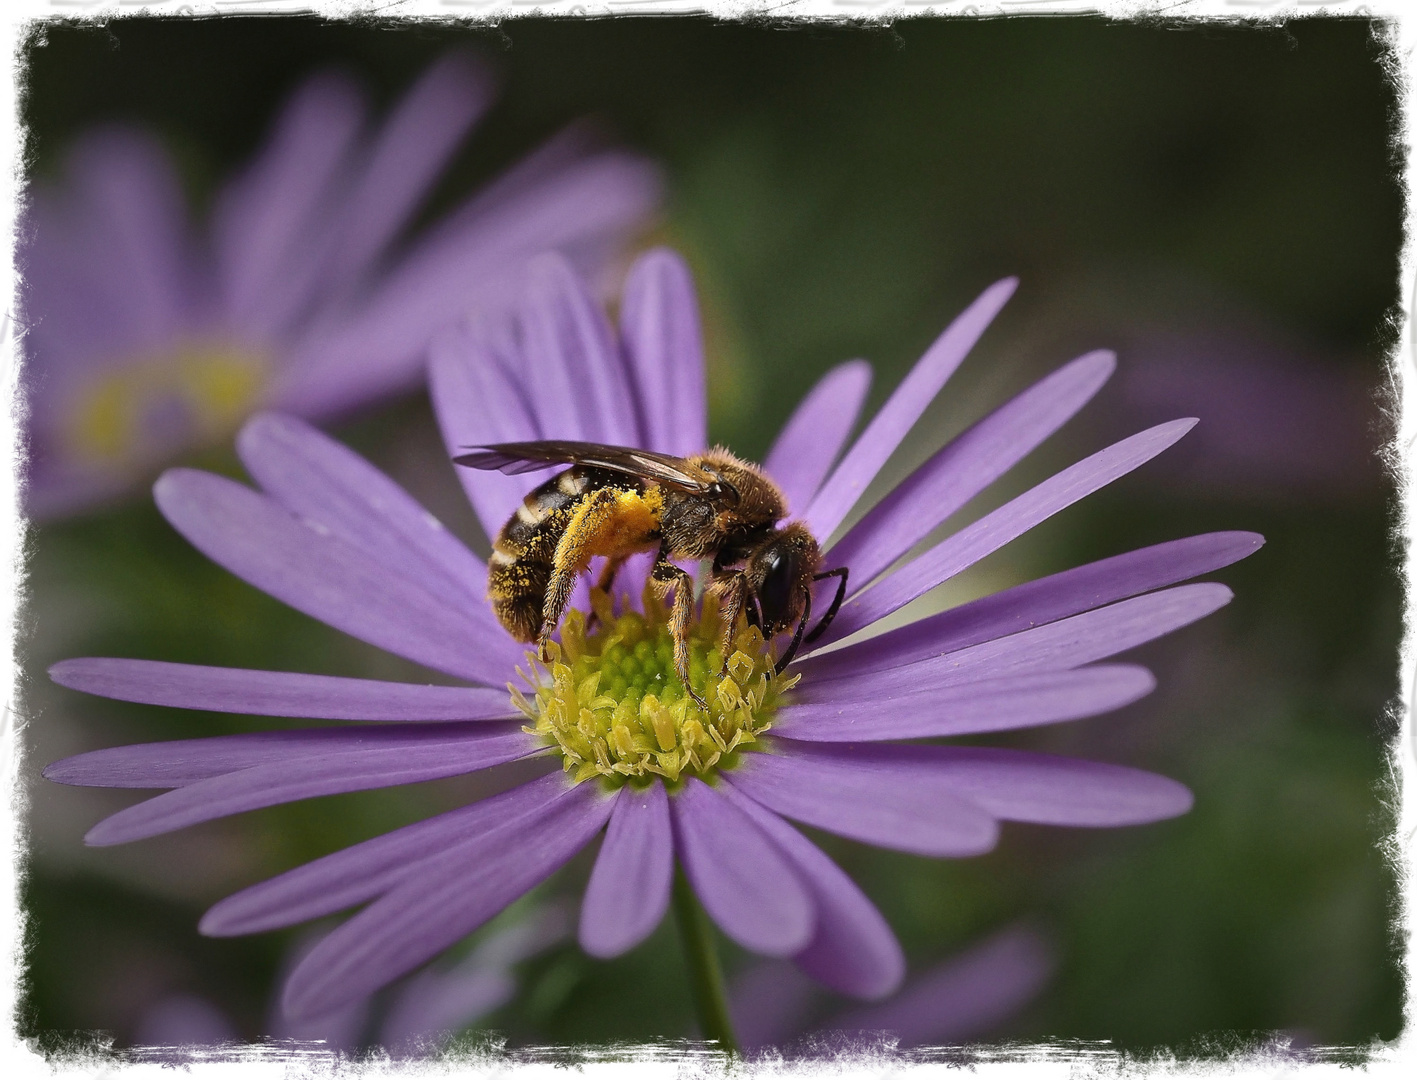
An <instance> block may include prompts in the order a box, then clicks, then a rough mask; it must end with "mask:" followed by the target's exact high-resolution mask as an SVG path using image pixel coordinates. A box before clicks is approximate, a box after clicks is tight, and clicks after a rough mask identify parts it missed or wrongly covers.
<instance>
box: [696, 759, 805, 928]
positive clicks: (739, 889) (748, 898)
mask: <svg viewBox="0 0 1417 1080" xmlns="http://www.w3.org/2000/svg"><path fill="white" fill-rule="evenodd" d="M672 805H673V809H674V814H673V817H674V841H675V847H676V849H677V850H678V852H679V858H680V859H681V860H682V862H683V864H684V873H685V875H687V877H688V879H689V883H690V884H691V885H692V886H693V887H694V892H696V893H697V894H698V896H699V899H700V900H701V901H702V902H703V905H704V909H705V910H706V911H707V912H708V913H709V916H710V917H711V918H712V919H713V921H714V922H716V923H717V924H718V926H719V928H720V929H721V930H722V931H723V932H724V933H725V934H727V935H728V936H729V937H730V938H732V939H733V940H734V941H736V942H738V944H740V945H742V946H743V947H744V948H745V949H752V950H753V951H754V952H760V953H763V954H765V955H767V956H792V955H793V954H794V953H797V952H800V951H801V950H802V949H803V948H805V947H806V946H807V944H808V942H810V941H811V940H812V934H813V931H814V928H815V921H816V918H815V912H814V907H813V904H812V900H811V896H810V895H809V894H808V892H807V890H806V888H805V887H804V886H803V884H802V881H801V879H800V878H799V876H798V875H797V873H796V871H794V870H793V869H792V867H791V866H790V865H789V864H788V862H787V861H786V860H785V858H784V856H783V855H782V853H781V852H780V851H779V849H778V848H777V846H776V845H774V844H773V842H772V841H770V840H769V839H768V838H767V837H766V836H764V835H763V833H762V830H760V829H759V828H758V827H757V826H756V825H754V824H753V822H752V821H751V820H750V819H749V818H748V816H747V815H746V814H744V813H743V811H742V810H740V809H739V808H738V807H737V806H736V805H734V803H732V802H730V801H729V800H728V799H726V798H725V797H724V796H722V795H720V794H719V793H718V792H716V791H714V789H713V788H711V787H709V786H708V785H707V784H705V783H704V782H703V781H701V780H693V779H690V780H688V781H686V782H685V784H684V786H683V787H682V788H681V789H680V790H679V791H678V793H677V794H676V795H675V796H674V799H673V800H672Z"/></svg>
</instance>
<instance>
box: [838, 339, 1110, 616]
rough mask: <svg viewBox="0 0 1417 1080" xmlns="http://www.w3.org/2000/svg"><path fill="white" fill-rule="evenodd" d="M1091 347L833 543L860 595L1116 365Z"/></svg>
mask: <svg viewBox="0 0 1417 1080" xmlns="http://www.w3.org/2000/svg"><path fill="white" fill-rule="evenodd" d="M1116 367H1117V360H1116V357H1115V356H1114V355H1113V354H1112V353H1110V352H1092V353H1088V354H1087V355H1086V356H1081V357H1079V358H1078V359H1076V360H1074V361H1073V362H1072V363H1070V364H1068V365H1066V366H1065V367H1062V368H1060V369H1059V370H1057V371H1055V372H1053V374H1052V375H1049V376H1048V377H1047V378H1046V379H1043V380H1041V381H1040V382H1037V383H1035V384H1034V385H1033V386H1032V387H1030V388H1029V389H1028V390H1025V391H1024V392H1023V393H1022V394H1019V395H1018V396H1017V397H1015V398H1014V399H1013V400H1011V401H1009V402H1008V403H1006V404H1005V405H1003V406H1001V407H1000V408H998V409H996V410H995V411H994V412H993V413H991V414H990V415H989V416H987V417H985V418H984V419H983V420H981V421H979V423H977V424H975V425H974V426H973V427H971V428H970V429H969V430H968V431H966V432H964V434H962V435H960V436H959V437H958V438H956V439H954V440H952V441H951V442H950V443H949V444H948V445H946V446H945V447H943V448H942V449H941V450H940V451H939V452H938V453H936V454H935V456H934V457H932V458H931V459H930V460H929V461H927V462H926V463H925V464H924V465H922V466H920V468H918V469H916V470H915V472H914V473H912V474H911V475H910V477H909V478H908V479H907V480H906V481H905V482H904V483H903V484H901V485H900V486H899V487H897V488H895V490H893V491H892V492H891V493H890V494H889V495H887V496H886V497H885V498H884V499H882V500H881V501H880V502H879V503H878V504H877V505H876V506H874V507H873V508H872V509H871V510H870V512H869V513H867V514H866V516H865V517H864V518H862V519H861V520H860V521H859V522H857V523H856V524H855V525H854V526H852V528H851V531H850V532H848V533H847V534H846V535H845V536H843V537H842V538H841V540H840V541H838V542H837V543H836V544H834V545H832V548H831V555H830V561H831V564H832V565H833V566H849V567H850V568H851V586H852V589H851V591H852V592H853V593H854V592H859V591H860V590H861V589H862V588H864V587H865V586H866V585H867V584H868V583H869V582H870V581H872V580H873V579H874V578H875V577H876V576H877V575H879V574H881V573H882V572H883V571H885V570H886V569H887V568H888V567H889V566H890V565H891V563H893V562H895V561H896V559H898V558H900V556H902V555H904V554H905V553H906V552H907V551H909V550H910V549H911V548H912V547H914V546H915V544H916V543H918V542H919V541H921V540H923V539H925V537H926V536H927V535H928V534H929V533H930V531H931V530H932V529H934V528H935V527H936V526H937V525H939V524H941V523H942V522H944V521H945V520H946V519H947V518H948V517H950V515H952V514H953V513H955V511H957V510H959V509H960V508H961V507H963V506H964V505H965V503H967V502H969V500H970V499H972V498H974V496H975V495H977V494H979V492H981V491H983V490H984V489H985V488H986V487H988V486H989V485H990V484H992V483H993V482H994V481H995V480H997V479H998V478H999V477H1001V476H1003V475H1004V473H1006V472H1008V471H1009V469H1011V468H1013V466H1014V465H1015V464H1017V463H1018V462H1019V461H1021V460H1023V458H1024V457H1025V456H1027V455H1028V453H1029V452H1030V451H1032V450H1033V449H1034V448H1035V447H1036V446H1038V444H1039V443H1041V442H1042V441H1043V440H1044V439H1046V438H1047V437H1048V436H1049V435H1051V434H1053V432H1055V431H1057V430H1058V428H1060V427H1062V426H1063V424H1064V423H1066V422H1067V421H1068V420H1069V419H1071V418H1072V417H1073V416H1074V415H1075V414H1076V413H1077V411H1078V410H1079V409H1081V408H1082V407H1083V406H1084V405H1086V404H1087V403H1088V401H1090V400H1091V399H1092V396H1093V395H1094V394H1096V393H1097V391H1098V390H1099V389H1101V387H1102V384H1103V383H1105V382H1106V381H1107V379H1108V378H1109V377H1110V376H1111V374H1112V372H1113V371H1114V370H1116Z"/></svg>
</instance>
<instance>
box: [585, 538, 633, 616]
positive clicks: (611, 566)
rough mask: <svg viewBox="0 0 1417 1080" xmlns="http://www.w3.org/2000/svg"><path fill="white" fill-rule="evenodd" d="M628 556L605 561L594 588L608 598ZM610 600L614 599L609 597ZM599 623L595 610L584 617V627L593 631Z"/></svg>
mask: <svg viewBox="0 0 1417 1080" xmlns="http://www.w3.org/2000/svg"><path fill="white" fill-rule="evenodd" d="M627 558H629V556H628V555H613V556H611V557H610V558H608V559H606V560H605V565H604V566H603V567H601V570H600V576H599V577H598V578H596V579H595V587H596V588H597V589H599V590H600V591H601V592H603V593H605V595H606V596H610V586H612V585H614V584H615V575H616V574H617V573H619V571H620V567H622V566H624V565H625V560H626V559H627ZM610 598H611V600H614V599H615V598H614V597H613V596H610ZM599 621H600V616H598V615H597V614H596V613H595V608H591V609H590V614H588V615H587V616H586V617H585V627H586V629H587V630H593V629H594V628H595V624H596V623H597V622H599Z"/></svg>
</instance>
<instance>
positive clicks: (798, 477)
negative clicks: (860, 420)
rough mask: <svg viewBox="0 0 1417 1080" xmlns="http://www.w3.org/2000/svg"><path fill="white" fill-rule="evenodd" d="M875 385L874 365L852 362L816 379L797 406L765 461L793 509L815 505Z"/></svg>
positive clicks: (768, 472) (789, 508)
mask: <svg viewBox="0 0 1417 1080" xmlns="http://www.w3.org/2000/svg"><path fill="white" fill-rule="evenodd" d="M870 388H871V365H870V364H868V363H866V361H864V360H848V361H847V362H846V363H844V364H838V365H837V366H836V367H834V368H832V369H831V370H830V371H828V372H827V373H826V374H825V375H823V376H822V377H821V378H820V379H819V380H817V385H816V386H814V387H812V390H811V392H810V393H809V394H808V395H807V396H806V397H804V398H803V399H802V401H801V402H800V403H799V404H798V406H797V408H796V409H794V410H793V413H792V415H791V416H790V417H789V418H788V420H787V423H786V425H784V427H783V429H782V431H781V433H780V434H779V435H778V437H777V441H776V442H774V443H773V444H772V449H771V450H769V451H768V456H767V458H766V459H765V460H764V462H763V468H764V469H765V470H766V471H767V474H768V475H769V476H771V477H772V478H773V480H775V481H776V482H777V485H778V487H780V488H782V493H783V494H784V495H786V496H787V508H788V511H789V512H797V511H800V510H804V509H806V508H807V507H808V506H810V505H811V503H812V499H813V497H814V496H815V495H816V494H817V491H818V490H819V489H820V488H821V486H822V481H823V480H825V479H826V476H827V473H828V472H830V471H831V467H832V465H833V464H834V463H835V462H836V459H837V456H838V455H839V454H840V453H841V448H842V447H843V446H845V445H846V439H847V436H849V435H850V434H851V429H852V428H853V427H855V426H856V418H857V417H858V416H860V415H861V406H862V405H863V404H865V402H866V392H867V391H868V390H870Z"/></svg>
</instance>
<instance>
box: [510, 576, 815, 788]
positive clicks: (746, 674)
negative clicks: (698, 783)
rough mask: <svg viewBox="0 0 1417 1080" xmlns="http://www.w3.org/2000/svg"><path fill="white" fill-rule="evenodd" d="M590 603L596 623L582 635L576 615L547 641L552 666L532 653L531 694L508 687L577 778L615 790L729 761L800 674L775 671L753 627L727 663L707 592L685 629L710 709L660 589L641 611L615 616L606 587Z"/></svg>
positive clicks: (760, 729) (582, 620)
mask: <svg viewBox="0 0 1417 1080" xmlns="http://www.w3.org/2000/svg"><path fill="white" fill-rule="evenodd" d="M591 607H592V610H593V611H594V612H595V615H596V619H597V622H596V624H595V629H594V630H592V631H590V632H588V631H587V629H586V624H587V617H586V615H585V614H584V613H583V612H580V611H572V612H571V613H570V614H569V615H567V616H566V620H565V622H564V623H563V624H562V627H561V641H560V642H559V644H558V643H556V642H552V643H551V644H550V646H549V647H548V655H549V661H548V663H547V664H545V665H543V664H541V663H540V662H539V661H537V660H536V659H535V658H534V657H532V658H530V672H529V673H523V677H524V678H525V679H526V680H527V683H528V685H529V687H530V690H529V691H528V692H527V693H522V692H521V691H519V690H518V689H517V688H516V687H509V689H510V690H511V693H512V701H513V703H514V704H515V705H516V707H517V708H518V709H520V710H521V712H522V713H523V714H524V715H525V716H526V717H527V719H528V720H529V721H530V724H528V726H527V728H526V730H527V731H529V732H531V733H532V734H534V735H538V736H540V737H541V738H543V739H544V740H545V741H546V743H547V745H548V746H554V747H556V749H557V751H558V752H559V753H560V754H561V757H562V761H563V765H564V768H565V770H566V771H567V772H568V773H570V774H571V775H572V778H573V779H574V780H575V782H577V783H579V782H581V781H583V780H589V779H591V778H593V777H600V778H601V780H602V781H603V782H605V783H607V784H610V785H615V786H618V785H619V784H623V783H625V782H626V781H628V780H631V779H640V780H648V779H649V778H651V777H654V776H659V777H662V778H663V779H664V780H666V781H667V782H669V783H677V782H678V781H680V780H681V779H683V778H685V777H687V776H698V777H705V776H708V775H710V774H712V773H714V772H716V771H717V770H719V769H723V768H728V767H731V766H732V765H733V763H734V762H735V761H736V759H737V757H738V755H739V754H740V753H741V752H742V751H744V750H749V749H753V748H754V744H755V743H757V742H758V739H759V737H760V736H761V735H762V734H763V733H764V732H765V731H767V730H768V728H769V727H771V726H772V718H773V716H774V715H775V713H776V712H777V708H778V705H779V703H780V701H781V699H782V695H783V694H784V693H786V692H787V691H788V690H790V689H791V688H792V686H793V685H794V684H795V683H796V681H797V677H796V676H788V677H780V676H778V675H777V674H776V673H774V671H773V656H772V653H771V650H770V649H769V648H768V647H767V643H766V642H764V641H763V636H762V634H761V633H760V632H759V631H758V630H757V629H756V628H754V627H740V628H739V631H738V633H737V635H736V637H735V639H734V642H733V652H732V653H731V654H730V655H729V657H728V662H727V664H726V665H725V663H724V658H723V654H722V652H721V651H720V649H719V644H718V642H719V638H720V626H721V623H720V621H719V614H718V605H717V603H716V601H715V599H714V598H713V597H706V598H705V600H704V603H703V613H702V615H701V617H700V618H699V620H698V621H697V622H695V623H693V624H691V626H690V628H689V656H690V660H689V682H690V684H691V685H692V687H693V689H694V691H695V692H696V693H697V694H698V695H699V697H700V698H702V699H703V700H704V701H705V702H706V703H707V705H708V708H707V709H704V708H702V707H700V706H699V705H698V704H697V703H696V702H695V701H694V699H693V698H692V697H690V696H689V695H688V694H686V693H685V692H684V687H683V685H682V684H681V683H680V681H679V678H678V676H677V675H676V674H675V671H674V641H673V638H672V637H671V636H670V633H669V625H668V617H667V613H666V611H665V608H664V606H663V604H662V603H661V602H660V601H659V599H658V597H657V596H656V595H655V593H654V592H653V590H651V589H648V588H647V589H646V590H645V596H644V613H643V614H641V613H640V612H637V611H630V610H628V609H629V605H628V603H627V604H623V605H622V608H623V609H625V610H624V614H622V615H619V616H616V615H615V613H614V611H613V610H612V607H611V603H610V598H609V597H608V596H606V595H605V593H603V592H601V591H599V590H592V592H591Z"/></svg>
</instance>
